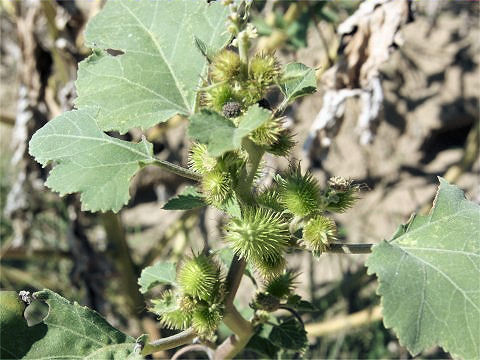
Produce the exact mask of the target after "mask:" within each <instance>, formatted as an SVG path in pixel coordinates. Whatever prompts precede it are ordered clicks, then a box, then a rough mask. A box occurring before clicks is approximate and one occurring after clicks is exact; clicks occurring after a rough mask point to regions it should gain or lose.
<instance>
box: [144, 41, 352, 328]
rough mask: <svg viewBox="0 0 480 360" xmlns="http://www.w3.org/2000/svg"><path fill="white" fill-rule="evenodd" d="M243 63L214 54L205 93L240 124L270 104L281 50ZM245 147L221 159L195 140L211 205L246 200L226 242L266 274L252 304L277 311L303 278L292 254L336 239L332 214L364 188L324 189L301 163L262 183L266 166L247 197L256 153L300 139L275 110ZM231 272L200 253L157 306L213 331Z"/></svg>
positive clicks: (206, 102)
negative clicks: (244, 190)
mask: <svg viewBox="0 0 480 360" xmlns="http://www.w3.org/2000/svg"><path fill="white" fill-rule="evenodd" d="M242 66H244V64H242V62H241V61H240V58H239V55H238V54H237V53H235V52H233V51H230V50H223V51H222V52H220V53H219V54H218V55H216V56H215V57H214V58H213V59H211V64H210V68H209V76H208V79H207V80H206V82H205V84H204V85H203V88H202V92H201V94H200V96H201V101H200V105H201V107H202V108H206V109H209V110H214V111H216V112H218V113H220V114H223V116H224V117H225V119H228V121H231V122H232V123H233V124H234V125H235V126H238V121H239V119H240V118H241V116H242V114H244V112H246V111H247V109H248V108H249V107H250V106H252V105H255V104H257V105H256V106H261V107H266V106H268V104H267V102H266V100H265V96H266V95H267V92H268V91H269V90H270V89H271V88H272V87H273V86H275V85H276V84H277V83H278V81H279V79H280V77H281V76H282V74H281V68H280V66H279V64H278V62H277V60H276V58H275V57H274V55H273V54H266V53H260V54H256V55H255V56H253V57H251V58H250V59H249V61H248V65H247V68H243V69H242ZM242 145H243V146H242V148H240V149H239V150H235V151H230V152H227V153H225V154H223V155H222V156H220V157H213V156H211V155H210V154H209V153H208V150H207V147H206V146H205V145H203V144H194V145H193V146H192V149H191V154H190V159H189V165H190V168H191V169H192V170H194V171H195V172H197V173H199V174H201V176H202V181H201V191H202V193H203V195H204V197H205V199H206V200H207V202H208V203H209V204H210V205H212V206H215V207H217V208H220V209H226V208H227V207H228V206H229V204H232V203H237V204H238V205H239V206H240V209H241V215H240V216H239V217H234V216H232V217H231V218H230V220H229V222H228V224H227V225H226V227H225V238H224V240H225V241H226V242H227V244H228V245H229V246H230V247H231V248H232V249H233V251H234V252H235V253H236V254H237V256H239V257H240V258H243V259H245V260H246V261H247V263H248V264H249V265H250V266H253V267H254V268H255V270H256V271H257V273H258V275H259V276H260V277H261V278H263V279H264V284H263V289H262V291H259V292H258V293H257V296H256V298H255V300H254V301H253V303H252V307H254V308H255V309H256V310H260V311H263V312H265V311H274V310H276V308H278V304H279V303H280V301H281V300H282V299H285V298H286V297H288V296H291V295H292V294H291V291H292V287H293V283H294V279H295V277H296V275H295V274H293V273H292V272H289V271H286V270H285V268H286V261H285V255H286V253H287V252H288V251H292V249H296V248H306V249H308V250H310V251H312V252H314V254H316V255H318V254H321V253H322V252H323V251H324V250H325V249H326V248H327V247H328V245H329V243H330V242H331V241H332V240H334V239H335V238H336V225H335V222H334V221H333V220H332V219H330V218H328V217H326V216H325V213H326V212H343V211H345V210H346V209H347V208H349V207H350V206H352V204H353V203H354V201H355V200H356V198H357V192H358V186H356V185H353V184H352V182H351V181H349V180H345V179H342V178H337V177H336V178H332V179H330V181H329V183H328V186H327V187H326V188H325V189H322V188H321V187H320V185H319V184H318V182H317V180H316V179H314V178H313V176H312V175H311V174H310V173H308V172H307V173H305V174H302V172H301V169H300V166H299V165H297V164H292V165H290V167H289V169H288V170H287V171H285V172H284V173H282V174H278V175H276V176H275V177H274V180H273V182H272V184H271V185H269V186H267V187H261V186H260V187H259V188H257V186H255V184H256V183H257V182H258V180H259V179H258V177H259V176H260V174H261V173H262V172H261V165H260V167H259V168H260V170H258V172H257V176H256V177H255V179H254V183H253V186H251V189H248V192H249V194H250V196H247V197H244V198H241V196H239V194H238V187H239V186H241V185H240V182H241V181H243V180H244V179H243V178H242V177H244V176H245V169H246V167H247V166H248V163H249V156H252V153H256V155H257V156H258V154H261V155H263V153H265V152H268V153H271V154H274V155H277V156H288V153H289V151H290V149H291V148H292V146H293V145H294V142H293V140H292V134H291V133H290V130H288V129H286V128H285V127H284V126H283V124H282V118H281V117H279V116H277V115H275V112H272V115H271V118H270V119H269V120H268V121H267V122H266V123H264V124H263V125H262V126H261V127H259V128H257V129H256V130H254V131H252V132H251V133H250V135H249V137H248V138H247V139H244V141H243V143H242ZM248 146H249V147H250V149H249V151H247V150H248V149H246V147H248ZM261 155H260V157H261ZM225 277H226V275H225V269H223V268H222V265H220V263H219V261H218V260H216V259H215V258H214V256H213V255H210V254H203V253H202V254H199V255H193V256H192V257H190V258H188V259H187V260H185V261H184V262H183V264H181V266H180V269H179V271H178V274H177V283H178V289H175V290H169V291H166V292H164V293H163V296H162V297H161V298H160V299H158V300H156V301H155V302H154V303H155V306H154V309H153V311H155V312H156V313H157V314H159V315H160V317H161V321H162V322H163V324H164V325H165V326H166V327H169V328H174V329H185V328H188V327H193V328H194V329H195V331H196V332H197V334H199V336H203V337H211V336H213V334H214V331H215V330H216V328H217V326H218V324H219V322H220V321H221V320H222V316H223V302H224V298H225V295H226V294H225Z"/></svg>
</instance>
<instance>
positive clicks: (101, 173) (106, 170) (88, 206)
mask: <svg viewBox="0 0 480 360" xmlns="http://www.w3.org/2000/svg"><path fill="white" fill-rule="evenodd" d="M96 115H97V110H95V109H93V108H89V109H82V110H76V111H69V112H66V113H64V114H63V115H60V116H58V117H57V118H55V119H53V120H51V121H50V122H48V123H47V124H46V125H45V126H44V127H43V128H41V129H40V130H38V131H37V132H36V133H35V134H34V135H33V137H32V140H31V141H30V148H29V152H30V154H31V155H32V156H33V157H35V160H37V161H38V162H39V163H41V164H42V165H46V164H47V163H48V162H49V161H55V163H56V165H55V167H54V168H53V170H52V171H51V172H50V175H49V177H48V180H47V182H46V185H47V186H48V187H49V188H51V189H52V190H54V191H58V192H59V193H60V195H65V194H70V193H74V192H81V193H82V196H81V200H82V209H83V210H90V211H98V210H102V211H107V210H113V211H118V210H120V208H121V207H122V206H123V205H124V204H126V203H127V202H128V199H129V198H130V195H129V191H128V189H129V184H130V178H131V177H132V176H133V175H134V174H135V173H136V172H137V171H138V170H139V169H140V166H141V163H149V162H152V161H154V158H153V155H152V152H153V149H152V145H151V144H150V143H148V142H147V141H146V140H143V141H142V142H141V143H138V144H133V143H130V142H127V141H122V140H118V139H115V138H113V137H111V136H108V135H106V134H105V133H104V132H103V131H102V130H100V128H99V126H98V123H97V120H96Z"/></svg>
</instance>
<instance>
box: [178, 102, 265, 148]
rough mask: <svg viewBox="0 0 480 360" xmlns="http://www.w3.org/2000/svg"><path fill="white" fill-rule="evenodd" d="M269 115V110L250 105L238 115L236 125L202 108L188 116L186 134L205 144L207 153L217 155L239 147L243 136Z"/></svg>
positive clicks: (262, 122)
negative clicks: (188, 121)
mask: <svg viewBox="0 0 480 360" xmlns="http://www.w3.org/2000/svg"><path fill="white" fill-rule="evenodd" d="M270 115H271V112H270V111H268V110H266V109H263V108H261V107H259V106H258V105H253V106H250V107H249V108H248V110H247V111H246V112H245V114H243V115H242V116H241V117H240V119H239V122H238V127H237V126H235V124H234V123H233V122H232V121H231V120H229V119H227V118H226V117H224V116H222V115H220V114H219V113H217V112H215V111H212V110H208V109H203V110H202V111H201V112H199V113H197V114H194V115H192V116H191V117H190V125H189V127H188V135H189V136H190V137H191V138H192V139H194V140H196V141H198V142H200V143H202V144H206V145H207V148H208V152H209V154H210V155H212V156H215V157H217V156H221V155H223V154H224V153H226V152H227V151H232V150H236V149H239V148H240V147H241V145H242V140H243V138H245V137H246V136H248V135H249V134H250V133H251V132H252V131H253V130H255V129H257V128H259V127H260V126H262V125H263V124H264V123H265V122H267V121H268V119H270Z"/></svg>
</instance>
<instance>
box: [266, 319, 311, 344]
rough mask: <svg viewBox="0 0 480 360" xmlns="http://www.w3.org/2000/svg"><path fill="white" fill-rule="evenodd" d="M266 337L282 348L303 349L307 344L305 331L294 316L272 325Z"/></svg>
mask: <svg viewBox="0 0 480 360" xmlns="http://www.w3.org/2000/svg"><path fill="white" fill-rule="evenodd" d="M268 339H269V340H270V341H271V342H272V343H273V344H274V345H277V346H278V347H280V348H282V349H288V350H295V351H303V350H305V349H306V347H307V346H308V340H307V332H306V331H305V328H304V326H303V325H302V324H301V323H300V322H299V321H298V320H297V319H295V318H288V319H287V320H285V321H284V322H282V323H281V324H280V325H275V326H273V328H272V330H271V332H270V335H269V337H268Z"/></svg>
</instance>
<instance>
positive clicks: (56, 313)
mask: <svg viewBox="0 0 480 360" xmlns="http://www.w3.org/2000/svg"><path fill="white" fill-rule="evenodd" d="M15 295H16V294H14V293H13V294H12V292H7V293H4V292H2V293H0V299H1V300H2V301H0V329H1V332H2V343H1V358H2V359H11V358H16V359H19V358H23V359H66V358H69V359H72V358H77V359H113V358H115V359H126V358H129V359H134V358H136V359H141V357H140V356H139V355H137V354H135V353H134V347H135V339H133V338H131V337H130V336H127V335H125V334H123V333H122V332H120V331H119V330H117V329H115V328H114V327H112V326H111V325H110V324H108V323H107V322H106V321H105V319H104V318H102V317H101V316H100V315H99V314H98V313H96V312H95V311H93V310H90V309H88V308H86V307H83V306H80V305H78V304H77V303H73V304H72V303H71V302H69V301H68V300H66V299H64V298H63V297H61V296H60V295H58V294H56V293H54V292H52V291H50V290H43V291H39V292H37V293H34V294H33V296H34V298H36V299H37V300H40V301H43V302H45V303H47V304H48V306H49V312H48V315H47V317H46V318H45V319H44V320H43V321H42V322H41V323H39V324H37V325H34V326H32V327H28V325H27V322H26V320H25V318H24V317H23V310H24V304H23V303H22V302H20V300H18V297H17V299H15V298H14V297H15Z"/></svg>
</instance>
